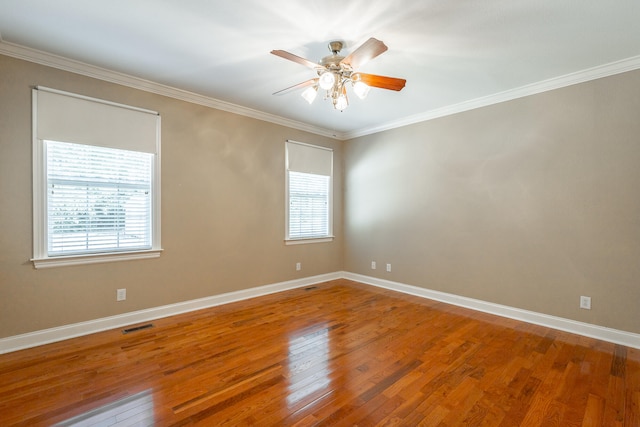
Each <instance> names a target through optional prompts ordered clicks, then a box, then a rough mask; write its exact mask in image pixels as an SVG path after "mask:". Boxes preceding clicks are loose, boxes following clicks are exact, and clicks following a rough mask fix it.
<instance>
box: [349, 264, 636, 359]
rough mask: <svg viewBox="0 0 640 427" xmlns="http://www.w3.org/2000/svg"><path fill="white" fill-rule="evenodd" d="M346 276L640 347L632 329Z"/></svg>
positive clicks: (424, 296) (414, 287)
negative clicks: (608, 326)
mask: <svg viewBox="0 0 640 427" xmlns="http://www.w3.org/2000/svg"><path fill="white" fill-rule="evenodd" d="M343 277H344V278H345V279H350V280H354V281H356V282H361V283H365V284H367V285H373V286H378V287H380V288H385V289H389V290H392V291H397V292H402V293H405V294H410V295H415V296H419V297H423V298H428V299H432V300H435V301H440V302H445V303H447V304H452V305H456V306H459V307H465V308H470V309H472V310H477V311H482V312H484V313H489V314H495V315H497V316H502V317H507V318H509V319H515V320H520V321H523V322H527V323H533V324H535V325H540V326H546V327H548V328H552V329H558V330H561V331H565V332H571V333H574V334H578V335H583V336H586V337H591V338H596V339H599V340H603V341H607V342H611V343H615V344H621V345H625V346H627V347H633V348H638V349H640V334H634V333H632V332H625V331H620V330H617V329H611V328H606V327H604V326H598V325H592V324H590V323H584V322H578V321H575V320H570V319H565V318H562V317H556V316H550V315H548V314H543V313H537V312H534V311H528V310H522V309H519V308H514V307H509V306H506V305H500V304H494V303H491V302H486V301H482V300H477V299H473V298H467V297H462V296H458V295H454V294H448V293H445V292H439V291H433V290H430V289H424V288H419V287H417V286H412V285H406V284H403V283H398V282H392V281H389V280H385V279H378V278H375V277H369V276H364V275H361V274H355V273H348V272H345V273H343Z"/></svg>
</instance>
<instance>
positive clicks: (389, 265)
mask: <svg viewBox="0 0 640 427" xmlns="http://www.w3.org/2000/svg"><path fill="white" fill-rule="evenodd" d="M387 273H391V264H387Z"/></svg>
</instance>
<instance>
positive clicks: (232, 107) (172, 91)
mask: <svg viewBox="0 0 640 427" xmlns="http://www.w3.org/2000/svg"><path fill="white" fill-rule="evenodd" d="M0 54H2V55H7V56H11V57H14V58H18V59H23V60H25V61H29V62H35V63H37V64H41V65H45V66H48V67H53V68H57V69H60V70H64V71H69V72H72V73H75V74H80V75H84V76H87V77H93V78H96V79H99V80H104V81H107V82H111V83H116V84H120V85H123V86H128V87H131V88H134V89H139V90H144V91H146V92H151V93H155V94H158V95H163V96H167V97H170V98H174V99H178V100H181V101H187V102H191V103H194V104H198V105H203V106H205V107H210V108H215V109H218V110H222V111H227V112H229V113H234V114H239V115H241V116H246V117H250V118H254V119H258V120H262V121H265V122H269V123H274V124H277V125H281V126H285V127H289V128H292V129H298V130H302V131H305V132H309V133H313V134H316V135H321V136H326V137H329V138H333V139H337V140H340V141H345V140H348V139H353V138H358V137H361V136H366V135H371V134H374V133H378V132H383V131H387V130H391V129H395V128H399V127H403V126H407V125H412V124H415V123H420V122H425V121H428V120H433V119H437V118H440V117H445V116H449V115H452V114H457V113H462V112H464V111H469V110H473V109H476V108H481V107H487V106H489V105H494V104H499V103H501V102H506V101H511V100H514V99H518V98H524V97H526V96H530V95H535V94H539V93H542V92H548V91H551V90H555V89H560V88H563V87H567V86H571V85H575V84H579V83H584V82H588V81H591V80H596V79H600V78H603V77H608V76H612V75H615V74H620V73H624V72H627V71H633V70H637V69H640V55H638V56H633V57H630V58H626V59H622V60H620V61H615V62H611V63H608V64H604V65H599V66H597V67H593V68H588V69H586V70H582V71H577V72H575V73H570V74H566V75H563V76H559V77H553V78H550V79H547V80H543V81H540V82H536V83H532V84H528V85H525V86H521V87H518V88H514V89H509V90H506V91H503V92H499V93H496V94H492V95H487V96H483V97H480V98H475V99H471V100H469V101H464V102H460V103H458V104H453V105H447V106H444V107H441V108H436V109H433V110H429V111H425V112H423V113H419V114H414V115H412V116H408V117H404V118H402V119H399V120H394V121H390V122H386V123H382V124H380V125H378V126H373V127H368V128H363V129H359V130H355V131H351V132H336V131H334V130H330V129H326V128H321V127H318V126H313V125H310V124H307V123H303V122H299V121H296V120H291V119H287V118H284V117H281V116H277V115H275V114H270V113H266V112H264V111H258V110H254V109H251V108H247V107H243V106H240V105H236V104H232V103H230V102H225V101H221V100H219V99H215V98H212V97H209V96H204V95H199V94H197V93H193V92H189V91H185V90H181V89H177V88H174V87H171V86H167V85H163V84H160V83H156V82H152V81H150V80H145V79H141V78H138V77H134V76H130V75H128V74H124V73H119V72H116V71H112V70H108V69H105V68H101V67H96V66H94V65H90V64H86V63H84V62H80V61H75V60H72V59H68V58H65V57H62V56H58V55H53V54H51V53H48V52H43V51H40V50H37V49H31V48H28V47H24V46H20V45H17V44H14V43H9V42H6V41H4V40H2V39H1V38H0Z"/></svg>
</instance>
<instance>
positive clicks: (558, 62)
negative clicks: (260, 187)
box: [0, 0, 640, 137]
mask: <svg viewBox="0 0 640 427" xmlns="http://www.w3.org/2000/svg"><path fill="white" fill-rule="evenodd" d="M639 17H640V1H638V0H615V1H602V0H484V1H481V0H457V1H445V0H393V1H389V0H382V1H381V0H342V1H335V0H323V1H312V0H304V1H298V0H270V1H264V0H234V1H218V0H180V1H178V0H102V1H99V0H93V1H87V0H56V1H52V0H1V1H0V37H1V40H2V42H1V43H0V44H2V45H3V46H5V49H4V50H5V53H6V52H7V51H10V52H15V49H16V48H22V47H25V48H30V49H35V50H37V51H42V52H46V53H48V54H53V55H57V56H60V57H63V58H65V59H71V60H74V61H80V62H82V63H85V64H89V65H91V66H96V67H101V68H103V69H106V70H110V71H116V72H119V73H124V74H126V75H128V76H132V77H135V78H139V79H144V80H148V81H151V82H154V83H159V84H161V85H163V87H170V88H176V89H181V90H183V91H188V92H192V93H193V94H197V95H201V96H203V97H207V98H210V99H212V100H213V101H215V102H218V101H220V102H221V103H223V104H227V103H228V104H230V105H234V108H235V107H236V106H237V107H238V109H239V110H241V111H242V112H244V113H246V114H247V115H252V112H253V113H256V114H257V116H260V115H261V114H263V113H265V116H267V117H274V118H276V119H278V118H283V120H285V121H287V122H290V123H294V126H295V124H300V126H303V127H304V126H307V127H311V128H314V129H316V130H318V133H327V134H335V135H338V137H340V136H342V137H344V136H356V135H359V134H365V133H371V132H373V131H375V130H379V129H382V128H385V127H393V126H394V125H399V124H404V123H408V122H411V121H418V120H420V119H423V118H428V117H430V115H434V114H436V115H437V114H440V113H439V112H446V111H453V110H455V109H456V108H458V109H459V110H462V109H464V108H465V107H460V106H465V105H468V106H473V105H475V104H474V103H477V101H478V100H483V99H497V100H500V94H505V93H510V94H512V95H513V96H516V95H517V94H519V93H524V92H522V91H523V89H526V88H532V87H533V88H538V89H540V88H542V89H544V88H545V87H553V84H549V83H548V82H550V81H551V82H560V84H559V85H560V86H561V85H562V84H565V85H566V84H570V83H574V82H575V81H580V77H578V76H580V75H581V73H583V74H584V75H585V76H592V77H593V76H598V75H600V74H602V73H601V72H600V74H598V72H594V70H602V69H604V70H606V72H609V73H610V72H619V71H620V70H622V71H624V70H626V69H635V68H640V24H639V23H638V18H639ZM369 37H375V38H377V39H380V40H382V41H384V42H385V44H386V45H387V46H388V47H389V50H388V51H387V52H385V53H384V54H382V55H380V56H379V57H377V58H375V59H373V60H371V61H370V62H368V63H367V64H365V65H364V66H363V68H362V69H361V70H360V71H363V72H366V73H372V74H382V75H387V76H392V77H400V78H405V79H406V80H407V85H406V87H405V88H404V89H403V90H402V91H401V92H394V91H387V90H383V89H372V90H371V92H370V94H369V97H368V98H367V99H366V100H364V101H363V100H360V99H358V98H357V97H355V96H351V97H350V101H351V104H350V106H349V108H347V109H346V110H345V111H344V112H339V111H336V110H334V109H333V108H332V105H331V103H330V102H329V101H323V100H322V99H321V98H320V97H318V99H317V100H316V102H315V103H314V104H313V105H308V104H307V103H306V102H305V101H304V100H303V99H302V98H301V97H300V96H299V93H297V92H293V93H289V94H286V95H281V96H273V95H272V93H273V92H276V91H278V90H280V89H283V88H286V87H289V86H292V85H294V84H296V83H299V82H302V81H305V80H308V79H310V78H312V77H315V76H314V73H313V71H312V70H310V69H308V68H305V67H303V66H301V65H299V64H296V63H294V62H290V61H287V60H284V59H282V58H279V57H276V56H274V55H271V54H270V53H269V52H270V51H271V50H273V49H282V50H286V51H289V52H291V53H294V54H296V55H298V56H302V57H305V58H308V59H310V60H312V61H314V62H315V61H318V60H320V58H321V57H323V56H326V55H327V54H328V53H329V52H328V50H327V47H326V46H327V43H328V42H329V41H330V40H343V41H345V42H346V48H345V50H344V51H343V52H342V53H343V54H345V53H348V52H350V51H352V50H353V49H355V48H357V47H358V46H359V45H360V44H362V43H363V42H364V41H365V40H367V39H368V38H369ZM7 46H9V47H10V49H9V48H7ZM0 53H2V50H0ZM40 53H41V52H40ZM34 56H37V55H34ZM619 64H623V66H622V67H620V66H619ZM603 66H604V67H603ZM585 70H586V71H585ZM589 70H591V71H589ZM0 72H1V70H0ZM572 76H573V77H575V79H574V78H573V77H572ZM0 77H1V76H0ZM540 82H542V83H540ZM544 82H547V86H544V84H545V83H544ZM541 84H542V86H540V85H541ZM536 85H538V86H536ZM556 86H557V85H556ZM538 89H534V90H538ZM496 94H497V95H496ZM510 96H511V95H510ZM492 97H494V98H492ZM503 98H505V97H504V96H503ZM506 98H508V96H507V97H506ZM506 98H505V99H506Z"/></svg>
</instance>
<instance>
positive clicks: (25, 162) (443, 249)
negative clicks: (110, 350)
mask: <svg viewBox="0 0 640 427" xmlns="http://www.w3.org/2000/svg"><path fill="white" fill-rule="evenodd" d="M0 77H1V78H0V338H2V337H7V336H12V335H17V334H21V333H26V332H30V331H36V330H41V329H45V328H50V327H55V326H60V325H65V324H71V323H76V322H81V321H86V320H92V319H97V318H101V317H106V316H111V315H117V314H120V313H125V312H130V311H135V310H141V309H145V308H150V307H157V306H161V305H165V304H171V303H175V302H179V301H186V300H191V299H195V298H200V297H206V296H212V295H218V294H221V293H225V292H230V291H235V290H241V289H247V288H251V287H255V286H260V285H264V284H269V283H277V282H282V281H286V280H290V279H295V278H298V277H306V276H312V275H316V274H322V273H328V272H334V271H339V270H342V269H344V270H346V271H351V272H355V273H361V274H365V275H369V276H375V277H381V278H385V279H389V280H394V281H397V282H401V283H407V284H411V285H416V286H420V287H424V288H427V289H434V290H439V291H444V292H449V293H453V294H457V295H462V296H468V297H472V298H478V299H481V300H485V301H489V302H495V303H499V304H506V305H509V306H513V307H520V308H523V309H528V310H533V311H536V312H540V313H547V314H551V315H556V316H561V317H565V318H569V319H575V320H579V321H584V322H588V323H593V324H597V325H602V326H607V327H612V328H616V329H621V330H626V331H630V332H636V333H640V318H639V317H638V314H637V313H638V311H639V307H640V285H639V284H638V278H639V277H640V191H639V190H638V183H640V120H639V119H638V112H639V111H640V72H638V71H636V72H630V73H626V74H621V75H617V76H613V77H609V78H605V79H601V80H597V81H593V82H589V83H585V84H581V85H576V86H572V87H568V88H565V89H561V90H556V91H553V92H547V93H544V94H540V95H535V96H530V97H527V98H524V99H519V100H515V101H511V102H507V103H502V104H498V105H495V106H491V107H486V108H481V109H477V110H474V111H470V112H466V113H461V114H457V115H454V116H449V117H445V118H441V119H436V120H432V121H429V122H424V123H420V124H416V125H412V126H407V127H404V128H400V129H395V130H392V131H387V132H382V133H379V134H376V135H370V136H366V137H362V138H357V139H354V140H351V141H347V142H346V143H341V142H338V141H335V140H332V139H329V138H324V137H321V136H317V135H313V134H309V133H305V132H302V131H298V130H294V129H289V128H286V127H283V126H278V125H275V124H270V123H266V122H262V121H259V120H254V119H250V118H247V117H243V116H238V115H235V114H231V113H226V112H223V111H219V110H215V109H210V108H206V107H203V106H199V105H194V104H190V103H187V102H183V101H178V100H175V99H171V98H166V97H162V96H159V95H155V94H151V93H147V92H144V91H138V90H134V89H131V88H126V87H123V86H119V85H115V84H111V83H107V82H103V81H99V80H95V79H91V78H88V77H84V76H79V75H76V74H72V73H68V72H65V71H61V70H56V69H52V68H48V67H45V66H41V65H37V64H33V63H29V62H25V61H21V60H17V59H13V58H9V57H5V56H2V55H0ZM34 85H43V86H49V87H53V88H56V89H61V90H67V91H70V92H75V93H80V94H84V95H88V96H93V97H98V98H103V99H108V100H112V101H116V102H121V103H126V104H130V105H134V106H139V107H143V108H148V109H152V110H156V111H159V112H160V113H161V115H162V229H163V233H162V240H163V247H164V249H165V251H164V253H163V255H162V256H161V257H160V258H159V259H154V260H141V261H128V262H116V263H108V264H98V265H87V266H74V267H62V268H53V269H45V270H35V269H34V268H33V266H32V264H31V263H30V262H29V258H30V257H31V252H32V226H31V87H32V86H34ZM289 138H290V139H295V140H299V141H304V142H309V143H313V144H318V145H324V146H328V147H332V148H334V149H335V150H336V151H335V152H336V164H337V165H342V163H343V162H342V160H343V159H342V157H343V156H342V154H343V150H344V170H346V171H348V173H347V175H346V176H345V179H344V187H345V192H344V197H343V196H342V192H341V190H342V188H343V177H342V170H343V168H342V167H340V166H339V167H336V171H335V178H336V179H335V181H334V190H335V198H334V199H335V211H334V215H335V216H334V222H335V226H334V227H335V234H336V236H337V239H336V241H335V242H334V243H323V244H314V245H295V246H285V245H284V244H283V236H284V152H283V150H284V141H285V140H286V139H289ZM343 145H344V149H343ZM343 199H344V200H345V206H344V229H345V233H343V230H342V228H343V216H342V212H343V206H342V200H343ZM343 244H344V252H343ZM371 261H376V262H377V263H378V269H377V270H375V271H374V270H371V269H370V263H371ZM296 262H302V263H303V270H302V271H301V272H296V271H295V268H294V267H295V263H296ZM386 263H391V264H392V266H393V269H392V270H393V271H392V272H391V273H386V272H384V268H383V267H384V264H386ZM122 287H125V288H127V296H128V298H127V301H125V302H120V303H117V302H116V301H115V290H116V289H117V288H122ZM580 295H589V296H591V297H592V298H593V301H592V304H593V309H592V310H591V311H585V310H580V309H578V299H579V296H580Z"/></svg>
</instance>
